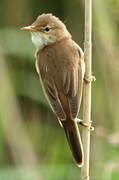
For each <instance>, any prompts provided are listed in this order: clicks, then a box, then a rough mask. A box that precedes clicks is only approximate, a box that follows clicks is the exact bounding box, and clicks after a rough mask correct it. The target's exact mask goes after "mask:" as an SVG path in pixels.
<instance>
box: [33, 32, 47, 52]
mask: <svg viewBox="0 0 119 180" xmlns="http://www.w3.org/2000/svg"><path fill="white" fill-rule="evenodd" d="M31 39H32V42H33V44H34V45H35V47H36V48H37V49H38V50H41V49H43V48H44V47H45V46H46V41H45V38H44V37H43V36H42V35H40V34H39V33H38V32H31Z"/></svg>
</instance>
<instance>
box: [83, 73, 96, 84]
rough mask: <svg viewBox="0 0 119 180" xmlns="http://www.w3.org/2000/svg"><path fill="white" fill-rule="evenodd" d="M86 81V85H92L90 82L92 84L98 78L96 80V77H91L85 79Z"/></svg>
mask: <svg viewBox="0 0 119 180" xmlns="http://www.w3.org/2000/svg"><path fill="white" fill-rule="evenodd" d="M84 80H85V82H86V83H90V82H92V81H96V78H95V76H92V75H91V76H90V77H86V76H85V77H84Z"/></svg>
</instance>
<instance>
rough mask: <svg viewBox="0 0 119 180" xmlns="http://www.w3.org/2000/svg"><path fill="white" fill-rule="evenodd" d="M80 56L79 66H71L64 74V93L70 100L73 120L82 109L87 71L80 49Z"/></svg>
mask: <svg viewBox="0 0 119 180" xmlns="http://www.w3.org/2000/svg"><path fill="white" fill-rule="evenodd" d="M78 54H79V56H78V57H79V58H80V61H79V63H78V65H76V66H71V67H69V68H68V69H67V71H66V70H65V71H64V72H62V78H63V81H62V82H63V87H64V92H65V94H66V96H67V98H68V102H69V106H70V113H71V116H72V118H75V117H76V116H77V114H78V111H79V108H80V104H81V98H82V89H83V79H84V71H85V65H84V60H83V54H82V55H81V52H80V49H78ZM81 58H82V59H81Z"/></svg>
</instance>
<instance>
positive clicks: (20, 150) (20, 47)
mask: <svg viewBox="0 0 119 180" xmlns="http://www.w3.org/2000/svg"><path fill="white" fill-rule="evenodd" d="M48 12H50V13H53V14H54V15H56V16H58V17H59V18H60V19H61V20H63V21H64V22H65V24H66V25H67V27H68V29H69V31H70V32H71V33H72V36H73V39H74V40H75V41H76V42H77V43H78V44H80V46H81V47H82V48H83V43H84V42H83V41H84V1H83V0H79V1H77V0H74V1H71V0H70V1H68V0H61V1H55V0H40V1H39V0H34V1H33V0H25V1H24V0H21V1H18V0H11V1H8V0H1V1H0V27H1V28H0V82H1V86H0V179H1V180H7V179H9V180H31V179H32V180H33V179H34V180H64V179H65V180H72V179H74V180H76V179H80V170H79V169H78V168H77V167H76V166H75V165H74V163H73V160H72V156H71V153H70V150H69V148H68V146H67V143H66V140H65V137H64V132H63V130H62V128H60V126H59V124H58V121H57V119H56V117H55V116H54V115H53V113H52V111H51V110H50V108H49V106H48V104H47V102H46V100H45V97H44V95H43V92H42V89H41V85H40V82H39V78H38V75H37V73H36V70H35V66H34V61H35V57H34V53H35V48H34V46H33V45H32V43H31V39H30V34H29V33H26V32H21V31H20V27H22V26H24V25H29V24H31V23H32V22H33V21H34V20H35V18H36V17H37V16H38V15H39V14H42V13H48ZM118 19H119V0H105V1H104V0H96V1H94V2H93V74H94V75H95V76H96V79H97V81H96V82H95V83H93V86H92V120H93V121H94V126H95V131H94V132H93V133H92V135H91V161H90V165H91V169H90V176H91V179H93V180H118V179H119V110H118V108H119V83H118V81H119V80H118V78H119V61H118V59H119V36H118V34H119V20H118ZM80 117H81V115H80Z"/></svg>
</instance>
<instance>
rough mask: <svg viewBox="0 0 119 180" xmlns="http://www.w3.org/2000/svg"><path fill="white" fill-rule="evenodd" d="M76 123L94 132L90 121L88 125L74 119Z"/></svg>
mask: <svg viewBox="0 0 119 180" xmlns="http://www.w3.org/2000/svg"><path fill="white" fill-rule="evenodd" d="M75 120H76V122H77V123H79V124H81V125H82V126H84V127H88V128H89V129H90V131H94V127H93V126H92V125H91V124H92V121H90V122H89V123H85V122H84V121H83V120H81V119H79V118H75Z"/></svg>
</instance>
